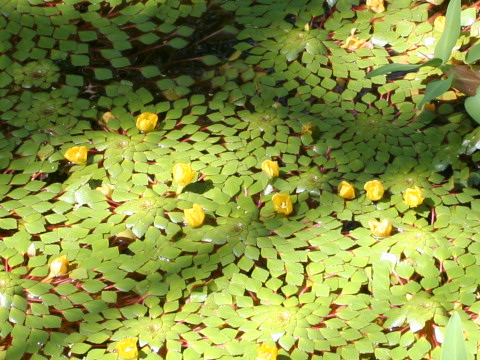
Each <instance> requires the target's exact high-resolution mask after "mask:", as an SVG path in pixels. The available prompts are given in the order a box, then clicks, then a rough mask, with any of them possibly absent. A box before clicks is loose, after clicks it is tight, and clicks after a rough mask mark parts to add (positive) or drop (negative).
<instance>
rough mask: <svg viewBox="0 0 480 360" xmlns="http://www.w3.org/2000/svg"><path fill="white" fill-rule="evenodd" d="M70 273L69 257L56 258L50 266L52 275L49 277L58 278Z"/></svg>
mask: <svg viewBox="0 0 480 360" xmlns="http://www.w3.org/2000/svg"><path fill="white" fill-rule="evenodd" d="M67 272H68V260H67V255H62V256H59V257H57V258H55V259H54V260H53V261H52V263H51V264H50V274H49V275H48V277H50V278H51V277H56V276H61V275H65V274H66V273H67Z"/></svg>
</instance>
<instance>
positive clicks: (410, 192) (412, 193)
mask: <svg viewBox="0 0 480 360" xmlns="http://www.w3.org/2000/svg"><path fill="white" fill-rule="evenodd" d="M423 200H424V198H423V192H422V189H420V188H419V187H418V186H416V185H415V187H414V188H408V189H407V190H405V194H403V201H404V202H405V204H407V205H408V206H410V207H417V206H419V205H421V204H422V203H423Z"/></svg>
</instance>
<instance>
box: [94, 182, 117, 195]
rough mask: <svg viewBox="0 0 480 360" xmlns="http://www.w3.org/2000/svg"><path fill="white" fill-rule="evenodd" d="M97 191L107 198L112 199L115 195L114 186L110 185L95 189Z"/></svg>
mask: <svg viewBox="0 0 480 360" xmlns="http://www.w3.org/2000/svg"><path fill="white" fill-rule="evenodd" d="M95 190H97V191H100V192H101V193H102V194H103V195H105V197H107V198H110V197H111V196H112V193H113V186H112V185H110V184H103V185H102V186H99V187H97V188H95Z"/></svg>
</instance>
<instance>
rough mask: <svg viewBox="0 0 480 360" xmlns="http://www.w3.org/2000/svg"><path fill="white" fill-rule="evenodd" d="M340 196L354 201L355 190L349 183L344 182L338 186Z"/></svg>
mask: <svg viewBox="0 0 480 360" xmlns="http://www.w3.org/2000/svg"><path fill="white" fill-rule="evenodd" d="M338 195H340V196H341V197H342V198H344V199H349V200H350V199H353V198H354V197H355V188H354V187H353V185H352V184H350V183H349V182H348V181H342V182H341V183H340V185H338Z"/></svg>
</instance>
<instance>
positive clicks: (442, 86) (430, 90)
mask: <svg viewBox="0 0 480 360" xmlns="http://www.w3.org/2000/svg"><path fill="white" fill-rule="evenodd" d="M452 82H453V73H452V74H450V76H449V77H448V78H447V79H445V80H436V81H432V82H431V83H429V84H428V85H427V89H426V90H425V96H424V97H423V99H422V101H421V102H420V104H419V105H418V108H419V109H421V108H422V107H423V105H425V104H426V103H428V102H429V101H431V100H433V99H435V98H437V97H439V96H440V95H442V94H443V93H444V92H445V91H447V90H448V89H450V87H451V86H452Z"/></svg>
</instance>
